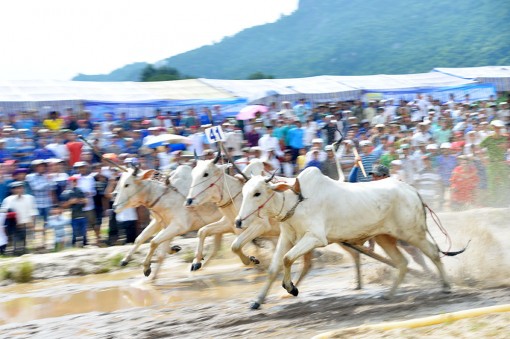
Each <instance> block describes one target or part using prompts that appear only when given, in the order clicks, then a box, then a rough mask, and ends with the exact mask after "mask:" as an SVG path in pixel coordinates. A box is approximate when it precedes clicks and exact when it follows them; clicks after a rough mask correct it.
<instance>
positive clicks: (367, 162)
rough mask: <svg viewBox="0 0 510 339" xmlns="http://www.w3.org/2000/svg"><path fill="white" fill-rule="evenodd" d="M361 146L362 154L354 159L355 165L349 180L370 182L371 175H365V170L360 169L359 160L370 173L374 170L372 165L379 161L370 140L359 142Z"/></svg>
mask: <svg viewBox="0 0 510 339" xmlns="http://www.w3.org/2000/svg"><path fill="white" fill-rule="evenodd" d="M359 145H360V147H361V154H360V157H359V158H356V159H355V160H354V167H353V168H352V170H351V173H350V174H349V178H348V181H349V182H368V181H372V177H371V176H366V177H365V176H364V175H363V172H362V171H361V170H360V166H359V162H360V161H361V163H362V164H363V167H364V169H365V172H366V173H367V174H368V173H370V172H371V171H372V167H373V165H374V163H375V162H376V161H377V158H376V155H374V154H373V153H371V152H370V151H371V148H372V143H371V142H370V141H368V140H362V141H360V143H359Z"/></svg>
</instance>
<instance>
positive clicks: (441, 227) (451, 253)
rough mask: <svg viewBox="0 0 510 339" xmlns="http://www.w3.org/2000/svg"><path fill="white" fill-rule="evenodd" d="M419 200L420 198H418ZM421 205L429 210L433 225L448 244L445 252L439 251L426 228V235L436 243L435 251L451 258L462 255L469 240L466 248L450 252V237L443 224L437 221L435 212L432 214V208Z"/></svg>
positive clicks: (424, 204)
mask: <svg viewBox="0 0 510 339" xmlns="http://www.w3.org/2000/svg"><path fill="white" fill-rule="evenodd" d="M420 199H421V197H420ZM422 203H423V207H424V208H425V209H427V210H429V212H430V215H431V217H432V220H433V221H434V223H435V224H436V225H437V227H438V228H439V230H440V231H441V233H443V235H444V236H445V237H446V241H447V244H448V250H447V251H441V250H440V249H439V246H438V245H437V241H436V239H434V237H433V236H432V234H431V233H430V231H429V230H428V228H427V233H428V234H429V236H430V237H431V238H432V240H434V242H435V243H436V246H437V249H438V250H439V252H441V254H442V255H443V256H449V257H453V256H456V255H458V254H461V253H463V252H464V251H465V250H466V249H467V247H468V246H469V243H470V242H471V239H469V241H468V242H467V244H466V246H465V247H464V248H463V249H462V250H460V251H450V249H451V247H452V240H451V238H450V235H449V234H448V232H447V231H446V228H444V226H443V224H442V223H441V220H440V219H439V217H438V216H437V214H436V212H434V211H433V210H432V208H430V207H429V205H427V204H426V203H424V202H423V201H422Z"/></svg>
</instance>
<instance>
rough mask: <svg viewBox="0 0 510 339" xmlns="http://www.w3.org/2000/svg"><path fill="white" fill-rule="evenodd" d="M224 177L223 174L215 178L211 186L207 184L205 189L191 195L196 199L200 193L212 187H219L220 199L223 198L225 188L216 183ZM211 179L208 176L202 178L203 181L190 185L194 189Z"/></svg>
mask: <svg viewBox="0 0 510 339" xmlns="http://www.w3.org/2000/svg"><path fill="white" fill-rule="evenodd" d="M221 178H222V176H221V175H220V176H218V179H216V180H214V182H212V183H211V184H210V185H209V186H207V187H206V188H204V189H203V190H201V191H200V192H198V193H197V194H195V195H194V196H193V197H191V199H195V198H196V197H198V196H199V195H200V194H202V193H204V192H205V191H207V190H208V189H209V188H211V187H214V186H216V187H218V190H219V191H220V201H221V200H223V190H222V189H220V186H218V185H216V183H217V182H218V181H219V180H220V179H221ZM209 180H211V178H208V179H205V180H202V181H201V182H199V183H198V184H196V185H193V186H191V187H190V189H192V188H193V187H197V186H198V185H201V184H203V183H204V182H206V181H209Z"/></svg>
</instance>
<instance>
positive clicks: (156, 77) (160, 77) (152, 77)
mask: <svg viewBox="0 0 510 339" xmlns="http://www.w3.org/2000/svg"><path fill="white" fill-rule="evenodd" d="M181 79H183V77H181V74H180V73H179V71H178V70H177V69H176V68H173V67H168V66H163V67H159V68H155V67H154V66H153V65H147V66H146V67H145V68H144V70H143V71H142V76H141V78H140V81H144V82H145V81H173V80H181Z"/></svg>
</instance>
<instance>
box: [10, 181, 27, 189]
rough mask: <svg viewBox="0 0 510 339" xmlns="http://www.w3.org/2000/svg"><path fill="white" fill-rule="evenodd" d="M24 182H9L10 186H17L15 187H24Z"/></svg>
mask: <svg viewBox="0 0 510 339" xmlns="http://www.w3.org/2000/svg"><path fill="white" fill-rule="evenodd" d="M23 186H24V183H23V181H14V182H11V183H10V184H9V187H11V188H15V187H23Z"/></svg>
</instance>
